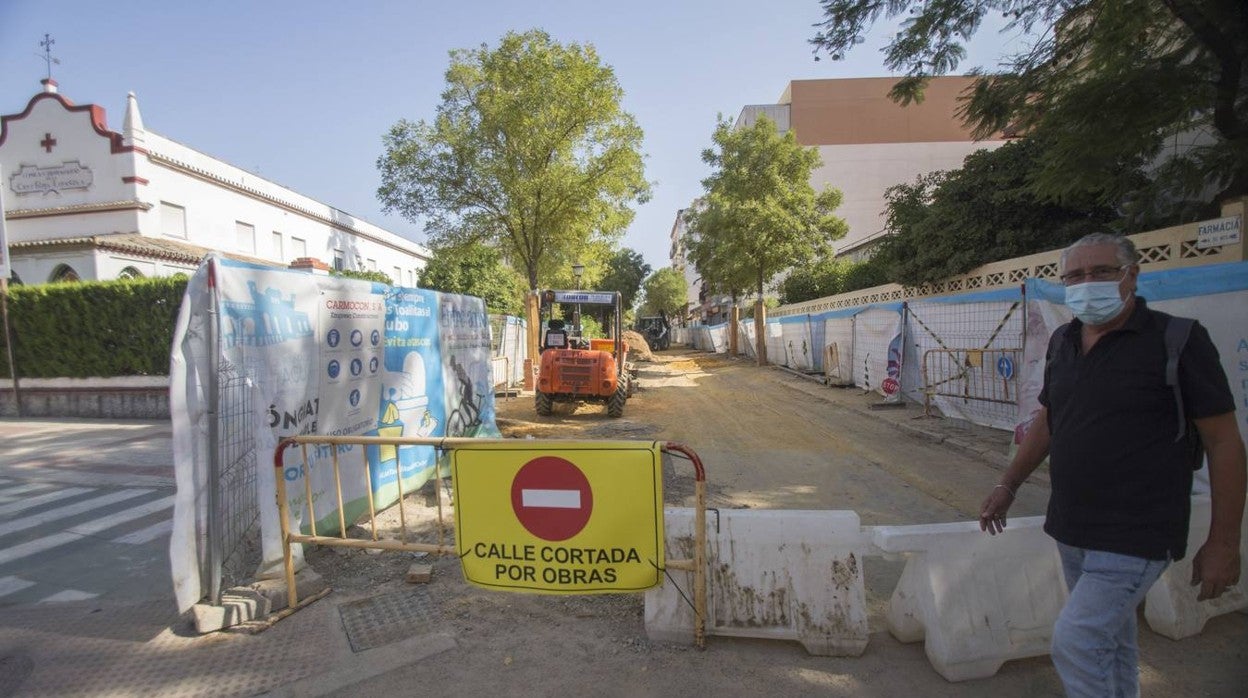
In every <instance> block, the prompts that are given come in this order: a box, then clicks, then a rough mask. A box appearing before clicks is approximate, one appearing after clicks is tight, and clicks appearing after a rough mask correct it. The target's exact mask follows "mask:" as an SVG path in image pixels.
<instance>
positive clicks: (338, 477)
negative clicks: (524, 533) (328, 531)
mask: <svg viewBox="0 0 1248 698" xmlns="http://www.w3.org/2000/svg"><path fill="white" fill-rule="evenodd" d="M541 443H542V441H541V440H540V439H537V440H535V439H472V438H436V439H430V438H417V437H383V436H316V435H307V436H292V437H288V438H286V439H283V440H282V441H280V442H279V443H278V444H277V447H276V448H275V449H274V450H273V467H274V469H275V471H276V472H275V475H276V480H277V506H278V517H279V519H280V520H281V527H282V556H283V561H284V564H285V568H286V569H285V572H286V589H287V601H288V602H289V607H290V608H291V609H295V608H297V607H298V605H299V592H298V588H297V586H296V584H295V566H294V558H293V557H292V555H291V549H290V546H291V545H292V544H294V543H314V544H316V545H326V546H338V547H346V548H376V549H380V550H398V551H409V552H423V553H432V554H436V555H456V554H457V551H456V549H455V547H454V546H453V545H446V525H445V520H444V518H443V511H442V498H441V497H437V501H438V542H437V543H436V544H435V543H421V542H408V531H407V520H406V517H405V515H404V513H403V506H402V502H403V497H404V492H403V478H402V477H399V478H397V479H396V482H397V483H398V500H397V501H398V504H399V528H400V538H399V540H397V541H393V540H378V539H377V513H378V512H377V509H376V506H375V503H374V500H373V492H372V488H371V487H368V488H366V489H367V490H368V516H369V523H370V526H369V528H370V529H371V531H372V539H371V540H361V539H358V538H347V521H346V520H345V518H344V514H343V508H344V507H343V505H344V502H343V497H342V472H343V465H342V464H341V463H340V462H339V458H338V451H339V449H338V446H341V445H359V446H377V447H382V446H393V447H396V448H397V447H399V446H432V447H433V448H434V449H435V450H436V451H437V452H438V453H439V454H442V453H447V452H449V451H452V450H454V449H455V448H457V447H469V446H476V445H480V444H502V445H507V446H514V447H515V448H516V449H519V450H532V449H533V448H534V447H540V446H541ZM310 444H312V445H325V446H330V447H331V448H330V449H329V450H330V452H331V454H332V457H331V461H330V465H331V467H332V468H333V472H334V485H335V487H334V489H335V492H336V495H337V505H338V531H339V534H338V535H337V536H322V535H318V534H317V532H316V520H317V519H316V511H315V502H314V501H313V499H314V498H313V496H312V491H311V480H312V474H311V468H312V464H311V461H309V460H308V445H310ZM291 446H299V448H300V453H301V455H302V457H303V469H304V473H305V475H304V478H303V482H304V488H305V492H304V494H305V497H304V499H305V501H306V503H307V521H308V526H309V532H308V534H306V535H305V534H302V533H299V532H296V531H292V530H291V528H290V506H289V503H288V502H289V498H288V495H287V491H286V478H285V477H284V475H283V470H284V466H285V463H284V458H283V454H284V453H285V451H286V449H287V448H289V447H291ZM364 451H365V449H360V452H361V462H360V463H359V464H354V465H353V466H352V467H363V469H364V474H365V480H364V481H365V482H370V483H371V482H372V481H373V477H372V470H371V466H370V465H369V462H368V458H367V456H366V455H364ZM662 451H663V453H665V454H669V455H671V454H678V455H679V456H680V457H682V458H685V459H687V460H689V461H690V462H691V463H692V464H693V468H694V475H695V480H694V545H693V559H666V560H665V568H666V569H672V570H681V571H685V572H692V573H693V579H694V582H693V584H694V588H693V610H694V642H695V643H696V645H697V646H698V647H703V646H705V644H706V470H705V469H704V468H703V466H702V460H701V459H700V458H699V457H698V455H697V454H696V453H694V452H693V450H692V449H690V448H688V447H686V446H684V445H682V444H678V443H674V442H670V441H669V442H666V443H664V444H662ZM440 461H441V459H440V458H438V459H437V460H435V462H440ZM435 467H437V466H435ZM453 477H454V476H453V474H452V478H453ZM452 487H454V480H453V479H452ZM660 538H661V539H662V540H664V541H665V540H666V538H665V536H660ZM664 545H666V543H664Z"/></svg>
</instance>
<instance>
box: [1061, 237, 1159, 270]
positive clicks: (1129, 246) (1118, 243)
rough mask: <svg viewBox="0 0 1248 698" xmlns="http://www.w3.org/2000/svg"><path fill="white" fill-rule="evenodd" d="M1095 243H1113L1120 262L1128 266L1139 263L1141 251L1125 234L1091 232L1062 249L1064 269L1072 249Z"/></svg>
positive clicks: (1090, 245)
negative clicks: (1136, 248)
mask: <svg viewBox="0 0 1248 698" xmlns="http://www.w3.org/2000/svg"><path fill="white" fill-rule="evenodd" d="M1094 245H1113V246H1114V247H1115V248H1116V249H1115V256H1116V257H1117V258H1118V263H1119V264H1122V265H1123V266H1126V265H1128V264H1139V263H1140V253H1139V252H1136V250H1135V243H1134V242H1131V239H1130V238H1128V237H1126V236H1125V235H1115V234H1114V233H1089V234H1087V235H1084V236H1083V237H1081V238H1079V239H1078V240H1076V241H1075V243H1074V244H1073V245H1071V246H1070V247H1067V248H1066V249H1064V250H1062V271H1066V259H1067V258H1068V257H1069V256H1070V253H1071V250H1074V249H1075V248H1077V247H1092V246H1094Z"/></svg>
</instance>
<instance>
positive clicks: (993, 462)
mask: <svg viewBox="0 0 1248 698" xmlns="http://www.w3.org/2000/svg"><path fill="white" fill-rule="evenodd" d="M771 367H772V368H774V369H776V370H778V371H783V372H784V373H787V374H789V375H791V376H796V377H798V378H802V379H805V380H808V381H810V382H812V383H817V384H819V385H821V386H825V387H826V385H827V384H826V383H824V382H823V379H822V378H819V377H817V376H812V375H809V374H805V373H802V372H800V371H795V370H793V369H791V368H788V367H787V366H776V365H774V364H773V365H772V366H771ZM801 392H805V391H801ZM829 402H832V400H829ZM836 404H837V406H838V407H841V408H843V409H847V410H849V411H851V412H855V413H857V414H860V415H862V416H864V417H870V418H872V419H877V420H880V421H890V420H882V419H880V417H879V414H878V413H877V412H875V411H873V410H869V409H867V410H864V409H862V408H860V407H856V406H853V405H846V404H842V403H839V402H838V403H836ZM890 423H891V424H892V425H893V426H895V427H896V428H897V429H899V430H901V431H904V432H906V433H907V434H910V435H911V436H914V437H917V438H920V439H923V440H924V441H930V442H931V443H934V444H938V445H941V446H946V447H948V448H951V449H953V450H956V451H960V452H961V453H963V454H965V455H968V456H971V457H973V458H976V459H978V460H981V461H983V462H984V463H986V464H987V465H990V466H992V467H994V468H997V469H1003V468H1004V467H1005V464H1004V463H1003V462H1002V455H1001V454H1000V453H996V452H994V451H993V450H992V449H986V448H984V447H983V446H980V445H979V444H976V443H974V442H971V441H967V440H965V439H961V438H959V437H956V436H946V435H944V434H941V433H940V432H936V431H932V430H929V429H924V428H922V427H917V426H914V425H912V424H906V423H905V422H890Z"/></svg>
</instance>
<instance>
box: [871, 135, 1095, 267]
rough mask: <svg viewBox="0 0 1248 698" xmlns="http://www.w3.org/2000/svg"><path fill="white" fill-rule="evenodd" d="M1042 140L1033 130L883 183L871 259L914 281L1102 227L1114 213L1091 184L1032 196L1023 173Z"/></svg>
mask: <svg viewBox="0 0 1248 698" xmlns="http://www.w3.org/2000/svg"><path fill="white" fill-rule="evenodd" d="M1048 148H1049V146H1048V145H1047V144H1046V143H1045V142H1044V141H1042V140H1040V139H1037V138H1026V139H1022V140H1018V141H1012V142H1010V143H1006V144H1005V145H1003V146H1002V147H1000V148H998V149H996V150H991V151H989V150H980V151H977V152H975V153H972V154H970V155H968V156H967V157H966V159H965V160H964V161H963V165H962V168H961V169H957V170H951V171H948V172H935V173H930V174H926V175H921V176H920V177H918V179H916V180H915V181H914V182H913V183H908V184H898V185H896V186H893V187H890V188H889V189H888V191H887V192H886V194H885V198H886V200H887V202H888V208H887V211H886V228H887V230H888V231H889V232H890V233H891V234H890V235H889V236H887V237H885V238H884V239H883V240H882V241H881V242H880V243H879V247H878V250H877V251H876V254H875V257H874V258H873V259H872V264H873V265H874V266H876V267H877V268H878V269H880V270H882V271H883V272H884V274H885V275H886V276H887V277H888V280H889V281H893V282H898V283H903V284H906V285H910V286H917V285H919V284H922V283H929V282H934V281H939V280H940V279H944V278H947V277H949V276H954V275H957V274H963V273H965V272H968V271H970V270H971V269H974V268H975V267H978V266H980V265H982V264H986V263H988V262H994V261H997V260H1001V259H1010V258H1012V257H1018V256H1021V255H1026V254H1032V253H1035V252H1043V251H1045V250H1051V249H1054V248H1058V247H1064V246H1065V245H1067V244H1069V243H1071V242H1073V241H1075V240H1077V239H1078V238H1080V237H1082V236H1083V235H1085V234H1087V233H1089V232H1093V231H1096V230H1103V229H1105V228H1106V227H1107V224H1108V223H1110V222H1111V221H1114V220H1115V219H1116V218H1117V214H1116V213H1115V212H1114V210H1113V209H1111V208H1109V207H1108V206H1105V205H1102V204H1099V203H1097V202H1098V201H1099V200H1100V199H1101V197H1100V193H1099V192H1084V193H1081V194H1080V195H1078V196H1075V195H1073V194H1072V196H1070V197H1068V199H1067V202H1066V203H1065V204H1058V203H1055V202H1052V201H1044V200H1041V199H1040V198H1038V197H1037V196H1036V194H1035V192H1034V191H1033V190H1032V189H1031V187H1030V186H1029V182H1030V176H1031V173H1033V172H1034V171H1035V169H1036V167H1037V163H1038V162H1040V161H1041V160H1043V158H1044V157H1045V155H1046V153H1047V150H1048Z"/></svg>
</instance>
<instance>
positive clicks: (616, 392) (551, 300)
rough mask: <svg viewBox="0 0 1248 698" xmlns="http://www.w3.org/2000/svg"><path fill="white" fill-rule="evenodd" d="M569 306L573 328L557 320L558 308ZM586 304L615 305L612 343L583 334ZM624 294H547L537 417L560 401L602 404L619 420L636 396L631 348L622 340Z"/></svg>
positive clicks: (542, 310) (544, 294)
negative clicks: (582, 310) (629, 362)
mask: <svg viewBox="0 0 1248 698" xmlns="http://www.w3.org/2000/svg"><path fill="white" fill-rule="evenodd" d="M556 305H559V306H560V307H561V309H567V308H571V310H572V312H571V317H572V324H571V326H569V324H568V323H566V322H565V321H564V320H562V319H560V318H556V317H553V316H554V310H555V306H556ZM582 305H593V306H606V305H609V306H611V309H612V316H613V318H614V321H613V323H612V325H611V328H610V333H611V338H609V339H600V338H596V339H587V338H583V337H582V336H581V327H580V308H581V306H582ZM620 305H621V301H620V294H619V293H618V292H616V291H555V290H549V291H543V292H542V294H541V306H540V308H539V318H540V320H541V328H542V336H541V343H540V346H541V362H540V364H539V368H538V374H537V390H536V394H535V395H534V403H535V406H536V408H537V413H538V414H540V415H549V414H550V413H551V410H552V408H553V405H554V403H556V402H585V401H599V402H603V403H606V406H607V414H608V415H609V416H611V417H620V416H622V415H623V414H624V403H625V402H626V401H627V400H628V398H629V396H630V395H631V394H632V377H631V375H630V371H629V369H628V367H627V366H628V365H627V355H628V344H626V343H625V342H624V340H623V339H622V334H623V323H622V319H621V318H622V314H621V308H620Z"/></svg>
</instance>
